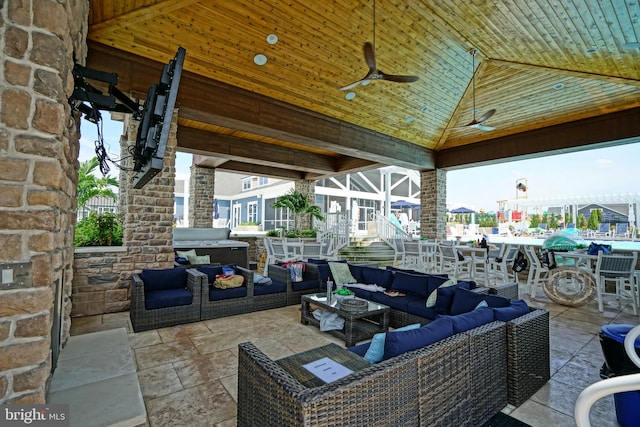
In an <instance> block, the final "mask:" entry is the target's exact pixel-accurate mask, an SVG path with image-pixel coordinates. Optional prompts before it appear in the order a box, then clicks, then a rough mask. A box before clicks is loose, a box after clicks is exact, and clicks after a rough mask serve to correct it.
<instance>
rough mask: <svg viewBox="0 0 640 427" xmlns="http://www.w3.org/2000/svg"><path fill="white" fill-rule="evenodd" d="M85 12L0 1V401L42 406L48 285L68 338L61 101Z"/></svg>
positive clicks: (70, 147)
mask: <svg viewBox="0 0 640 427" xmlns="http://www.w3.org/2000/svg"><path fill="white" fill-rule="evenodd" d="M88 11H89V2H88V1H73V2H72V1H62V0H61V1H49V0H5V1H0V51H2V62H1V64H0V209H1V210H2V213H1V214H0V268H2V269H7V270H8V269H12V270H13V277H14V279H13V281H12V282H11V283H4V284H2V285H0V404H35V403H41V404H42V403H45V400H46V397H45V393H46V384H47V380H48V379H49V377H50V372H51V366H52V356H51V351H50V346H51V342H52V335H51V329H52V325H53V323H54V318H53V317H54V316H53V314H54V305H55V304H54V298H55V297H54V295H55V292H56V287H57V286H58V287H61V294H62V295H61V299H62V316H61V317H62V326H61V338H62V341H64V340H66V339H67V338H68V336H69V327H70V312H71V303H70V300H69V296H70V294H71V281H72V278H73V270H72V262H73V226H74V223H75V208H76V193H77V180H78V167H79V164H78V161H77V159H78V151H79V126H78V125H79V121H78V118H77V117H76V116H75V115H74V114H73V113H72V111H71V107H70V105H69V103H68V98H69V96H70V95H71V94H72V91H73V86H74V84H73V76H72V73H71V72H72V69H73V65H74V60H75V61H78V62H80V63H84V61H85V58H86V56H87V47H86V42H85V40H86V34H87V27H88ZM58 289H60V288H58ZM56 332H57V331H56ZM56 338H58V336H57V333H56Z"/></svg>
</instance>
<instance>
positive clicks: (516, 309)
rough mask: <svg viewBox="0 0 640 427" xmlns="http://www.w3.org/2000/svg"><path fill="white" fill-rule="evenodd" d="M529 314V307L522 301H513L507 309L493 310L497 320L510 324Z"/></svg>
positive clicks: (495, 308)
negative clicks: (511, 321)
mask: <svg viewBox="0 0 640 427" xmlns="http://www.w3.org/2000/svg"><path fill="white" fill-rule="evenodd" d="M527 313H529V306H528V305H527V303H526V302H524V301H523V300H521V299H518V300H513V301H511V304H509V306H507V307H494V308H493V315H494V317H495V319H496V320H501V321H503V322H508V321H510V320H513V319H515V318H516V317H520V316H523V315H525V314H527Z"/></svg>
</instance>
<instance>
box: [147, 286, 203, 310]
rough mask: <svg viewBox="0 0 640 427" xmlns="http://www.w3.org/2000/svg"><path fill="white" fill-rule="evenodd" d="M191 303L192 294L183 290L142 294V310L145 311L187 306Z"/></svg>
mask: <svg viewBox="0 0 640 427" xmlns="http://www.w3.org/2000/svg"><path fill="white" fill-rule="evenodd" d="M192 302H193V294H192V293H191V292H189V291H188V290H186V289H184V288H180V289H161V290H158V291H145V292H144V308H146V309H147V310H153V309H155V308H166V307H177V306H179V305H189V304H191V303H192Z"/></svg>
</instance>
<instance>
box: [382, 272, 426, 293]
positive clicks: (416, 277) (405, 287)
mask: <svg viewBox="0 0 640 427" xmlns="http://www.w3.org/2000/svg"><path fill="white" fill-rule="evenodd" d="M427 281H428V275H426V274H412V273H405V272H402V271H396V272H395V273H394V275H393V282H392V283H391V289H393V290H394V291H398V292H402V293H405V294H411V295H416V296H421V297H425V298H427V297H428V296H429V293H428V289H427Z"/></svg>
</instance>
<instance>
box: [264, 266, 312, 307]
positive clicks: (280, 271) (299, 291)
mask: <svg viewBox="0 0 640 427" xmlns="http://www.w3.org/2000/svg"><path fill="white" fill-rule="evenodd" d="M267 271H268V276H269V278H271V280H273V281H274V282H280V283H285V284H286V285H287V305H294V304H300V301H301V298H302V295H306V294H312V293H315V292H320V283H321V279H320V271H319V270H318V267H317V266H316V265H315V264H311V263H305V270H304V273H303V274H302V282H293V281H292V280H291V273H290V272H289V270H287V269H286V268H285V267H281V266H279V265H277V264H269V266H268V269H267Z"/></svg>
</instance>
